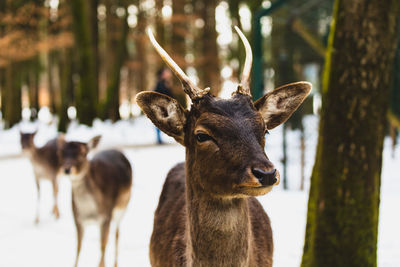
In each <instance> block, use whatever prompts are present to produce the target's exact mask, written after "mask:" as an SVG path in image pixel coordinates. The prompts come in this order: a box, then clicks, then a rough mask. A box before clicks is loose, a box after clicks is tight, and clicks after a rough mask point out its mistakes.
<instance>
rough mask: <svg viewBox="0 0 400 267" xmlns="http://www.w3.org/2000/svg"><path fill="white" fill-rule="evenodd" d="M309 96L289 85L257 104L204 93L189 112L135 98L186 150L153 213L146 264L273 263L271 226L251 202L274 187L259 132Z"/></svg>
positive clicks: (152, 96)
mask: <svg viewBox="0 0 400 267" xmlns="http://www.w3.org/2000/svg"><path fill="white" fill-rule="evenodd" d="M292 91H294V92H295V93H292ZM309 91H310V85H309V84H304V83H298V84H290V85H287V86H285V87H282V88H278V89H276V90H274V91H273V92H271V93H269V94H267V95H266V96H264V98H263V99H261V100H259V101H258V102H256V103H255V104H253V103H252V101H251V98H250V96H248V95H243V94H241V93H236V94H235V95H234V96H233V97H232V98H231V99H229V100H223V99H218V98H215V97H212V96H210V95H205V96H203V97H202V98H201V99H196V100H195V101H194V103H193V105H192V107H191V109H190V111H185V110H184V109H183V108H182V107H181V106H179V104H177V103H176V101H175V100H173V99H171V98H169V97H167V96H163V95H160V94H157V93H154V92H143V93H140V94H139V95H138V96H137V102H138V104H139V106H140V107H141V108H142V109H143V111H144V112H145V114H146V115H147V116H148V117H149V118H150V119H151V120H152V121H153V123H155V124H156V125H157V127H159V128H160V129H161V130H163V131H164V132H165V133H167V134H169V135H170V136H172V137H174V138H175V139H176V140H177V141H178V142H180V143H181V144H183V145H184V146H185V147H186V162H185V164H179V165H177V166H176V167H174V168H173V169H172V170H171V171H170V173H169V174H168V176H167V179H166V181H165V184H164V187H163V190H162V193H161V196H160V200H159V205H158V207H157V210H156V213H155V218H154V229H153V234H152V237H151V242H150V261H151V264H152V266H267V267H268V266H272V252H273V242H272V231H271V226H270V222H269V219H268V216H267V214H266V213H265V212H264V210H263V208H262V207H261V205H260V204H259V202H258V201H257V200H256V199H255V198H254V196H259V195H263V194H266V193H268V192H269V191H270V190H271V188H272V185H273V183H275V184H277V183H278V182H279V181H277V179H279V174H278V173H277V172H275V170H274V167H273V164H272V163H271V162H270V161H269V160H268V157H267V156H266V154H265V152H264V145H265V137H264V135H265V133H266V131H267V130H268V129H272V128H274V127H276V126H277V125H279V124H280V123H283V122H284V121H286V120H287V119H288V117H289V116H290V115H291V114H292V113H293V112H294V110H295V109H296V108H297V107H298V106H299V105H300V104H301V102H302V101H303V100H304V98H305V96H306V95H307V94H308V93H309ZM260 172H261V173H262V175H261V176H260ZM271 175H274V178H275V180H273V182H272V183H271V179H266V178H270V177H271ZM264 178H265V179H264Z"/></svg>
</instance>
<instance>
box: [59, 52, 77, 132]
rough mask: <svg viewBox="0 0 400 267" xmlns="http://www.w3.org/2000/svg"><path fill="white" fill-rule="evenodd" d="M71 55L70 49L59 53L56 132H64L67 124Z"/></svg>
mask: <svg viewBox="0 0 400 267" xmlns="http://www.w3.org/2000/svg"><path fill="white" fill-rule="evenodd" d="M71 57H72V53H71V50H70V49H65V50H64V51H61V53H60V58H61V60H60V62H61V64H60V69H59V72H60V105H59V106H58V108H57V116H58V120H59V121H58V131H59V132H64V133H65V132H66V131H67V124H68V113H67V111H68V106H69V105H70V104H71V99H70V97H69V94H68V92H69V91H72V90H73V82H72V78H71V77H72V58H71Z"/></svg>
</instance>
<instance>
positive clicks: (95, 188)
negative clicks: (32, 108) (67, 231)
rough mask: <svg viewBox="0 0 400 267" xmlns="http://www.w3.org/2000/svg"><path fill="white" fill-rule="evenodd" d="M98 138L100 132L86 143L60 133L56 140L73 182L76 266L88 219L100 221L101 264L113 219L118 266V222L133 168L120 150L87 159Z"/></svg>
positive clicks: (129, 190)
mask: <svg viewBox="0 0 400 267" xmlns="http://www.w3.org/2000/svg"><path fill="white" fill-rule="evenodd" d="M99 141H100V136H96V137H94V138H93V139H92V140H90V141H89V143H87V144H86V143H81V142H66V141H65V139H64V137H63V136H61V137H60V138H59V140H58V144H59V151H58V155H59V158H60V162H61V164H62V167H61V169H62V171H63V172H64V174H65V175H67V176H69V178H70V180H71V185H72V186H71V187H72V211H73V214H74V219H75V225H76V232H77V241H78V243H77V254H76V260H75V267H76V266H78V260H79V254H80V250H81V244H82V239H83V233H84V227H85V225H86V224H88V223H96V224H99V225H100V239H101V246H100V247H101V259H100V264H99V266H100V267H104V255H105V250H106V246H107V240H108V234H109V230H110V223H111V221H112V220H113V221H114V222H115V223H116V232H115V266H117V262H118V238H119V224H120V222H121V219H122V216H123V214H124V213H125V210H126V207H127V206H128V203H129V199H130V196H131V186H132V169H131V165H130V163H129V161H128V159H127V158H126V157H125V156H124V155H123V154H122V153H121V152H119V151H117V150H105V151H102V152H99V153H97V154H96V155H95V156H94V157H93V158H92V159H91V160H88V158H87V154H88V152H89V151H90V150H92V149H94V148H95V147H96V146H97V144H98V143H99Z"/></svg>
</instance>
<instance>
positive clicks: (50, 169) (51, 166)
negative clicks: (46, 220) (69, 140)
mask: <svg viewBox="0 0 400 267" xmlns="http://www.w3.org/2000/svg"><path fill="white" fill-rule="evenodd" d="M35 135H36V132H33V133H23V132H20V141H21V147H22V151H23V153H24V154H26V155H27V156H28V157H29V160H30V161H31V163H32V167H33V173H34V176H35V182H36V188H37V203H36V218H35V223H36V224H37V223H39V213H40V212H39V210H40V181H41V180H42V179H47V180H49V181H50V182H51V184H52V188H53V197H54V206H53V214H54V216H55V217H56V218H57V219H58V218H59V217H60V212H59V210H58V202H57V198H58V181H57V171H58V168H59V162H58V158H57V139H56V138H54V139H51V140H50V141H48V142H47V143H46V144H45V145H44V146H43V147H40V148H38V147H36V145H35V143H34V140H33V139H34V137H35Z"/></svg>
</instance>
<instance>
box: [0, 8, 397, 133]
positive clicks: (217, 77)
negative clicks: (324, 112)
mask: <svg viewBox="0 0 400 267" xmlns="http://www.w3.org/2000/svg"><path fill="white" fill-rule="evenodd" d="M332 8H333V0H319V1H316V0H309V1H304V0H292V1H289V0H276V1H260V0H256V1H240V0H234V1H210V0H204V1H194V0H193V1H192V0H173V1H172V0H70V1H66V0H5V1H1V3H0V88H1V119H2V122H3V128H9V127H11V126H13V125H14V124H16V123H18V122H19V121H20V120H21V119H35V118H36V117H37V115H38V112H39V110H40V109H41V108H45V109H44V111H43V113H48V112H50V113H51V114H56V115H57V118H58V122H59V123H58V125H59V126H58V128H59V130H60V131H66V128H67V125H68V121H69V120H70V119H75V118H77V119H78V120H79V122H80V123H83V124H87V125H91V124H92V122H93V119H94V118H100V119H102V120H105V119H111V120H112V121H116V120H119V119H121V117H122V118H123V119H126V118H129V117H132V116H135V115H137V114H138V112H139V110H138V108H137V106H136V105H135V103H134V97H135V95H136V93H137V92H139V91H142V90H151V89H152V88H153V87H154V84H155V82H156V78H155V77H156V76H155V73H156V71H157V70H158V69H160V68H161V67H162V66H164V65H163V63H162V62H161V60H160V58H159V57H158V56H156V55H155V51H154V49H153V48H152V47H151V46H150V45H149V41H148V38H147V36H146V34H145V29H146V27H148V26H151V27H154V30H155V32H156V38H157V40H158V41H159V42H160V44H161V45H162V46H163V47H165V49H166V50H167V51H168V52H169V53H170V54H171V55H172V57H173V58H174V59H175V60H176V62H177V63H178V64H179V65H180V66H181V67H182V68H184V69H185V70H186V71H187V73H188V74H189V76H190V77H191V78H193V79H194V80H195V81H197V82H198V84H199V85H200V86H203V87H206V86H209V87H211V90H212V92H213V93H214V94H219V93H221V94H223V89H224V88H225V87H227V86H228V87H229V86H231V84H230V83H229V82H228V83H227V81H237V77H238V75H239V73H240V69H241V65H242V62H243V60H244V59H243V57H244V50H243V47H242V46H241V44H240V40H239V39H238V36H237V35H236V34H233V32H232V30H233V26H234V25H237V26H239V27H240V28H241V29H243V31H244V32H245V33H246V35H247V37H248V39H249V41H250V43H251V45H252V47H253V49H254V51H253V52H254V58H255V59H254V64H253V66H254V67H253V77H252V78H253V86H252V87H253V88H252V90H253V95H254V97H255V98H257V97H260V96H261V95H262V94H263V93H264V91H267V90H269V89H272V88H274V87H276V86H280V85H282V84H284V83H288V82H294V81H298V80H308V81H310V82H312V83H313V85H314V91H313V97H314V106H313V105H312V102H311V101H310V102H309V103H308V105H306V108H303V110H301V111H300V112H298V114H301V113H304V112H305V113H311V112H313V108H314V111H316V109H317V108H318V107H319V105H320V98H321V97H320V96H319V95H320V94H319V90H320V87H321V86H320V84H321V82H320V80H321V76H322V69H323V68H322V66H323V64H324V58H325V54H326V46H327V39H328V35H329V27H330V22H331V18H332ZM397 62H399V60H397ZM397 65H398V64H397ZM396 68H397V72H396V75H397V87H396V88H397V89H396V90H397V91H396V93H395V95H394V97H393V98H392V99H393V104H392V106H393V107H395V106H396V105H395V103H396V101H399V99H400V96H399V95H400V94H399V89H398V87H399V86H398V84H399V82H398V80H399V71H398V68H399V67H398V66H397V67H396ZM175 87H176V88H175V89H176V90H175V95H176V97H177V98H178V99H180V100H181V102H182V103H183V102H185V96H184V95H183V94H182V92H181V90H180V85H179V83H178V82H177V81H176V86H175ZM394 91H395V90H394ZM397 106H398V105H397ZM399 109H400V108H398V107H397V110H396V108H392V113H391V114H392V116H389V117H390V118H391V121H392V124H393V125H396V124H397V126H399V125H400V124H399V120H398V119H397V118H398V115H399V114H400V110H399ZM68 110H69V112H68ZM21 111H23V112H21ZM47 111H48V112H47ZM396 114H397V118H396V116H395V115H396ZM47 117H49V116H47ZM300 118H301V116H300V117H299V116H295V117H294V118H293V119H292V120H291V123H292V125H291V126H293V127H295V128H300V129H301V128H302V125H301V119H300Z"/></svg>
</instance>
